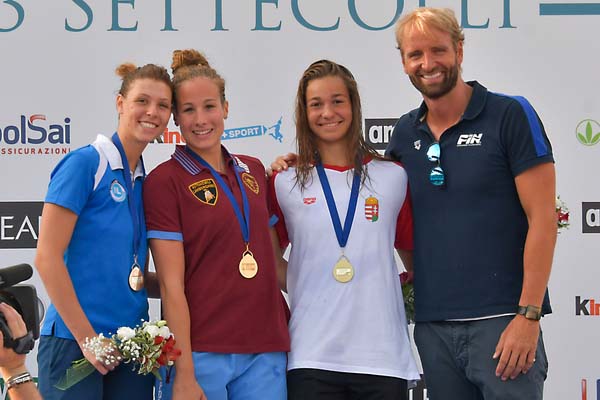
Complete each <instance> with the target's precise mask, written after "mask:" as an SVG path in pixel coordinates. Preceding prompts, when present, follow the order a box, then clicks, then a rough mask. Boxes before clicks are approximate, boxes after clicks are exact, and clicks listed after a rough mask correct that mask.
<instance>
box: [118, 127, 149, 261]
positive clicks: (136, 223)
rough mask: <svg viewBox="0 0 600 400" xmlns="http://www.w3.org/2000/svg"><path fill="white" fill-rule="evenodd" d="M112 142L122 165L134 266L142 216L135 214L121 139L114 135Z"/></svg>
mask: <svg viewBox="0 0 600 400" xmlns="http://www.w3.org/2000/svg"><path fill="white" fill-rule="evenodd" d="M112 141H113V143H114V145H115V147H116V148H117V150H119V154H120V155H121V162H122V163H123V175H124V176H125V189H126V190H127V203H128V204H129V213H130V214H131V221H132V223H133V261H134V263H135V264H137V254H138V250H139V248H140V238H141V236H142V233H141V232H142V219H141V218H142V216H141V215H138V212H137V207H136V205H137V204H135V196H134V194H133V182H132V180H131V172H130V171H129V163H128V162H127V155H126V154H125V150H124V149H123V144H122V143H121V139H119V135H117V134H116V133H115V134H114V135H113V136H112ZM140 161H141V162H142V171H143V173H144V176H146V170H145V168H144V161H143V160H142V157H141V156H140ZM140 268H141V267H140Z"/></svg>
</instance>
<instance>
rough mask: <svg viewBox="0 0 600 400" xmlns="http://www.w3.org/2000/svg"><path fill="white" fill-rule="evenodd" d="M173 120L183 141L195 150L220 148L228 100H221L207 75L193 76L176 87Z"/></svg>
mask: <svg viewBox="0 0 600 400" xmlns="http://www.w3.org/2000/svg"><path fill="white" fill-rule="evenodd" d="M176 98H177V106H176V112H175V123H176V124H177V125H178V126H179V127H180V129H181V133H182V134H183V137H184V138H185V141H186V144H187V145H188V146H189V147H190V148H191V149H192V150H193V151H194V152H196V153H197V154H199V155H201V156H202V155H203V154H206V153H210V152H215V151H220V148H221V135H222V134H223V130H224V129H225V123H224V119H225V118H227V112H228V108H229V106H228V103H227V102H225V103H224V104H223V103H222V102H221V94H220V91H219V87H218V86H217V85H216V84H215V82H213V81H212V80H211V79H209V78H204V77H197V78H193V79H189V80H186V81H185V82H182V83H181V84H180V85H179V86H178V87H177V96H176Z"/></svg>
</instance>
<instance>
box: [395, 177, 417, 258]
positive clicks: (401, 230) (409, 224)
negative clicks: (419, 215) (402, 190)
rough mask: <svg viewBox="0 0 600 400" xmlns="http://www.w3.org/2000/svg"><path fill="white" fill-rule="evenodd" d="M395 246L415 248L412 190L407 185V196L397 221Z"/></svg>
mask: <svg viewBox="0 0 600 400" xmlns="http://www.w3.org/2000/svg"><path fill="white" fill-rule="evenodd" d="M394 247H395V248H397V249H400V250H413V248H414V245H413V213H412V201H411V200H410V191H409V190H408V185H407V186H406V197H405V198H404V203H403V204H402V208H401V209H400V212H399V213H398V220H397V221H396V240H395V241H394Z"/></svg>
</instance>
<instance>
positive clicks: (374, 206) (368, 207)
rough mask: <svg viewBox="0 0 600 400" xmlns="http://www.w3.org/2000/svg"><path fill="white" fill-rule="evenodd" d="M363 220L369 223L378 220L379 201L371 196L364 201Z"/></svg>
mask: <svg viewBox="0 0 600 400" xmlns="http://www.w3.org/2000/svg"><path fill="white" fill-rule="evenodd" d="M365 218H366V219H367V221H371V222H376V221H377V220H378V219H379V200H377V199H376V198H375V197H373V196H369V197H368V198H367V199H366V200H365Z"/></svg>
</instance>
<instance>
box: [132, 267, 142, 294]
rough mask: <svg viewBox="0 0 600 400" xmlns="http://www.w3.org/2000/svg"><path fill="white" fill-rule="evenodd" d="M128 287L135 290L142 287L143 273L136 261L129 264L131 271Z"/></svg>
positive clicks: (137, 290)
mask: <svg viewBox="0 0 600 400" xmlns="http://www.w3.org/2000/svg"><path fill="white" fill-rule="evenodd" d="M129 287H130V288H131V290H133V291H136V292H139V291H140V290H142V289H143V288H144V274H143V273H142V269H141V268H140V266H139V265H137V263H135V264H133V265H132V266H131V272H130V273H129Z"/></svg>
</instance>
